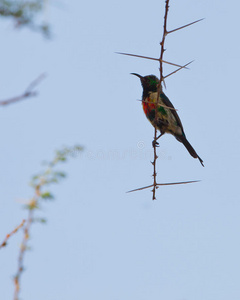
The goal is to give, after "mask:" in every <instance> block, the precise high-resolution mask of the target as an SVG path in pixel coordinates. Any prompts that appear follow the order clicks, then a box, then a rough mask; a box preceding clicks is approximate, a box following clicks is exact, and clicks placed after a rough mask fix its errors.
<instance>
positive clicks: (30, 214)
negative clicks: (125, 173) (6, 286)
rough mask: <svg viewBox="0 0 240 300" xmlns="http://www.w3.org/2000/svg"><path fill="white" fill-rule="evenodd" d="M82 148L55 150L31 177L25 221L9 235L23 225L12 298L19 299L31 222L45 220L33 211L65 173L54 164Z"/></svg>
mask: <svg viewBox="0 0 240 300" xmlns="http://www.w3.org/2000/svg"><path fill="white" fill-rule="evenodd" d="M82 150H83V148H82V147H81V146H74V147H72V148H67V147H65V148H63V149H62V150H59V151H56V154H55V157H54V158H53V160H52V161H50V162H47V163H44V165H45V168H44V170H43V171H42V172H40V173H39V174H37V175H35V176H33V177H32V180H31V182H30V185H31V186H32V188H33V196H32V197H31V198H30V199H29V200H28V201H27V204H26V205H25V209H26V210H27V217H26V221H25V220H24V222H23V223H22V224H21V225H19V226H18V227H17V228H16V229H15V230H14V231H13V232H12V233H10V235H12V234H13V233H15V232H16V231H17V230H18V229H19V228H20V227H23V238H22V242H21V246H20V251H19V256H18V266H17V272H16V275H15V276H14V287H15V290H14V300H19V292H20V279H21V277H22V273H23V271H24V257H25V255H26V251H27V250H28V248H29V246H28V243H29V237H30V229H31V227H32V224H33V222H41V223H44V222H46V220H45V219H44V218H36V217H35V212H36V210H37V209H40V207H41V202H42V201H43V200H52V199H54V196H53V194H52V193H51V192H50V190H49V188H48V187H49V186H50V185H52V184H54V183H58V182H59V181H60V180H61V179H63V178H65V177H66V174H65V173H64V172H62V171H59V170H56V166H57V165H58V164H59V163H60V162H65V161H66V160H67V158H68V157H69V156H72V157H74V156H76V154H77V153H79V152H80V151H82ZM8 238H9V237H8ZM4 243H5V244H6V239H5V241H4V242H3V244H4Z"/></svg>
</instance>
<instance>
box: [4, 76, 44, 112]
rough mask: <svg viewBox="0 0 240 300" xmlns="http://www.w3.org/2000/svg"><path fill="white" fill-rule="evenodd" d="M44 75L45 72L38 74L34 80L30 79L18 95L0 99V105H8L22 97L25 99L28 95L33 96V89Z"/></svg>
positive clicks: (34, 92) (34, 94) (35, 93)
mask: <svg viewBox="0 0 240 300" xmlns="http://www.w3.org/2000/svg"><path fill="white" fill-rule="evenodd" d="M45 77H46V74H44V73H43V74H41V75H39V76H38V77H37V78H36V79H35V80H34V81H32V82H31V83H30V84H29V86H28V87H27V88H26V90H25V92H24V93H23V94H22V95H20V96H16V97H13V98H10V99H6V100H2V101H0V105H2V106H4V105H8V104H12V103H15V102H18V101H21V100H24V99H27V98H29V97H34V96H36V95H37V92H36V91H33V89H34V88H35V87H36V86H37V85H38V84H39V83H40V82H41V81H42V80H43V79H44V78H45Z"/></svg>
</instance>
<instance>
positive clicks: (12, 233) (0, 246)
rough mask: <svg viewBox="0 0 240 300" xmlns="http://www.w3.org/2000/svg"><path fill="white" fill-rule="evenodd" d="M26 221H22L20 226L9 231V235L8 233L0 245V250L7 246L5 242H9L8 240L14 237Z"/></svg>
mask: <svg viewBox="0 0 240 300" xmlns="http://www.w3.org/2000/svg"><path fill="white" fill-rule="evenodd" d="M25 222H26V220H22V222H21V224H20V225H18V226H17V227H16V228H15V229H14V230H13V231H11V232H10V233H8V234H7V235H6V237H5V239H4V241H3V242H2V244H1V245H0V249H1V248H3V247H5V246H6V245H7V241H8V240H9V238H10V237H11V236H12V235H14V234H15V233H16V232H17V231H18V230H19V229H20V228H21V227H23V225H24V224H25Z"/></svg>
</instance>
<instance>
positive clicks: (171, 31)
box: [167, 18, 204, 34]
mask: <svg viewBox="0 0 240 300" xmlns="http://www.w3.org/2000/svg"><path fill="white" fill-rule="evenodd" d="M202 20H204V18H202V19H199V20H197V21H194V22H192V23H189V24H187V25H184V26H181V27H178V28H176V29H173V30H170V31H168V32H167V34H169V33H173V32H175V31H177V30H180V29H183V28H186V27H188V26H191V25H193V24H195V23H198V22H200V21H202Z"/></svg>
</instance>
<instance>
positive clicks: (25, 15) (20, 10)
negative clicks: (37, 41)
mask: <svg viewBox="0 0 240 300" xmlns="http://www.w3.org/2000/svg"><path fill="white" fill-rule="evenodd" d="M44 4H45V2H44V1H43V0H35V1H34V0H32V1H24V0H15V1H13V0H0V16H2V17H5V18H11V19H13V20H14V23H15V26H16V27H19V28H21V27H24V26H27V27H29V28H31V29H33V30H37V31H40V32H41V33H42V34H43V35H44V36H45V37H49V36H50V29H49V24H47V23H45V22H44V21H42V22H41V21H40V22H37V19H38V18H39V16H40V15H41V14H42V13H43V12H44Z"/></svg>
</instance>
